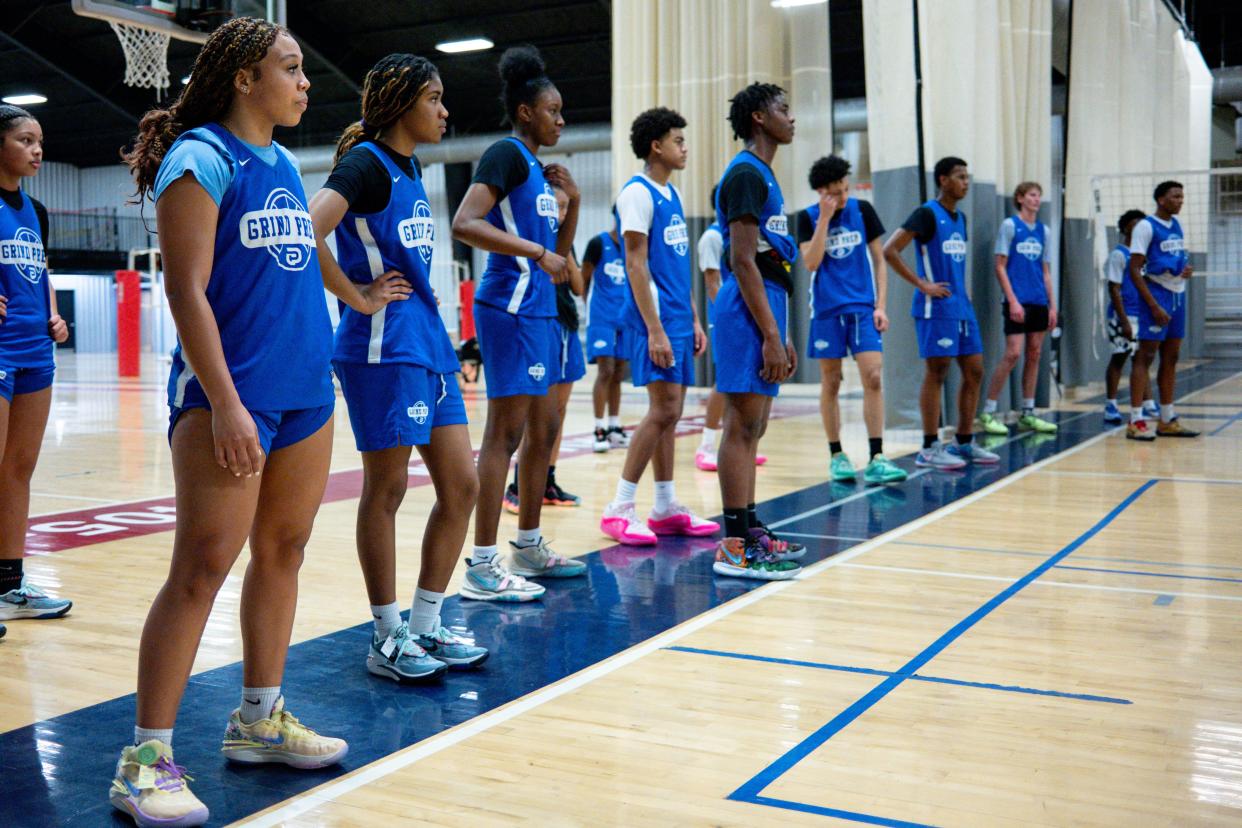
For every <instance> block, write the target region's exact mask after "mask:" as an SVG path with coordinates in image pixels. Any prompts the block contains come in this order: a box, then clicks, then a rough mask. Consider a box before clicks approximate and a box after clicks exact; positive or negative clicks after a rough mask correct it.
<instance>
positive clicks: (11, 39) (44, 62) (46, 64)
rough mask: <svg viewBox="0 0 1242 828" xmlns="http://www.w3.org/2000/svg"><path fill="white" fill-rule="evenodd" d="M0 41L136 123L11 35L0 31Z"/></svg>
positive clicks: (132, 116) (133, 118)
mask: <svg viewBox="0 0 1242 828" xmlns="http://www.w3.org/2000/svg"><path fill="white" fill-rule="evenodd" d="M0 39H2V40H4V41H5V42H6V43H9V44H12V45H13V46H14V47H16V48H17V49H19V50H20V51H22V52H24V53H25V54H27V55H29V56H30V57H32V58H34V59H35V60H36V61H38V62H39V64H40V65H41V66H43V67H45V68H47V69H50V70H52V71H53V72H55V73H56V74H57V75H60V76H61V77H62V78H64V79H65V80H67V81H69V83H71V84H73V85H74V86H76V87H77V88H78V89H81V90H82V91H83V92H85V93H86V94H88V95H90V96H91V97H92V98H94V99H95V100H97V101H99V102H100V103H102V104H103V105H105V106H106V107H108V109H111V110H112V111H113V112H115V113H116V114H118V115H120V116H121V117H122V118H124V119H125V120H126V121H128V122H130V123H136V122H137V121H138V118H139V116H138V115H136V114H134V113H133V112H130V111H129V110H128V109H125V108H124V107H123V106H120V105H119V104H117V103H116V102H114V101H113V100H112V99H111V98H109V97H107V96H106V95H104V94H102V93H101V92H99V91H98V90H96V89H94V88H93V87H91V86H89V85H87V83H86V82H85V81H82V80H79V79H78V78H77V76H75V75H73V74H72V73H70V72H67V71H65V70H64V69H62V68H61V67H60V66H58V65H57V64H55V63H53V62H52V61H50V60H48V59H47V58H45V57H43V55H41V54H39V53H38V52H36V51H35V50H34V49H31V48H30V47H29V46H27V45H26V44H25V43H22V42H21V41H20V40H18V39H17V38H15V37H13V35H11V34H9V33H8V32H5V31H0Z"/></svg>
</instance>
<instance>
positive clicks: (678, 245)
mask: <svg viewBox="0 0 1242 828" xmlns="http://www.w3.org/2000/svg"><path fill="white" fill-rule="evenodd" d="M664 243H665V244H667V245H668V246H669V247H671V248H673V252H674V253H676V254H677V255H678V256H684V255H686V251H687V250H689V249H690V231H689V230H687V229H686V222H685V221H683V220H682V218H681V216H679V215H677V214H676V213H673V217H672V218H670V219H669V220H668V227H665V228H664Z"/></svg>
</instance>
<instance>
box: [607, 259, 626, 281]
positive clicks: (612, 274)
mask: <svg viewBox="0 0 1242 828" xmlns="http://www.w3.org/2000/svg"><path fill="white" fill-rule="evenodd" d="M604 275H606V276H607V277H608V278H609V279H611V280H612V283H613V284H614V285H620V284H624V283H625V265H623V264H621V262H620V261H612V262H609V263H608V264H606V265H604Z"/></svg>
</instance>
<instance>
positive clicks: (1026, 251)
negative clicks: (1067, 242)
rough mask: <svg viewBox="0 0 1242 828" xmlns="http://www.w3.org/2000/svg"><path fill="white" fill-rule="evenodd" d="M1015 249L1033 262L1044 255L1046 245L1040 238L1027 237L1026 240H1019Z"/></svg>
mask: <svg viewBox="0 0 1242 828" xmlns="http://www.w3.org/2000/svg"><path fill="white" fill-rule="evenodd" d="M1014 250H1017V251H1018V252H1019V253H1021V254H1022V255H1023V256H1026V257H1027V258H1028V259H1030V260H1031V261H1032V262H1033V261H1035V260H1036V259H1038V258H1039V257H1040V256H1042V255H1043V253H1044V246H1043V245H1042V244H1040V243H1039V239H1026V240H1025V241H1020V242H1018V244H1017V246H1016V247H1014Z"/></svg>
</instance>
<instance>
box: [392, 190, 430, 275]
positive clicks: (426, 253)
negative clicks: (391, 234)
mask: <svg viewBox="0 0 1242 828" xmlns="http://www.w3.org/2000/svg"><path fill="white" fill-rule="evenodd" d="M397 238H399V239H401V246H402V247H405V248H408V249H410V250H413V249H415V248H418V258H420V259H422V260H423V263H424V264H426V263H427V262H430V261H431V251H432V248H433V247H434V246H435V240H436V223H435V221H434V220H433V219H432V218H431V205H430V204H428V203H427V202H426V201H424V200H423V199H421V198H420V199H419V200H418V201H416V202H414V215H413V216H412V217H411V218H408V219H405V220H404V221H402V222H400V223H398V224H397Z"/></svg>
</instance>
